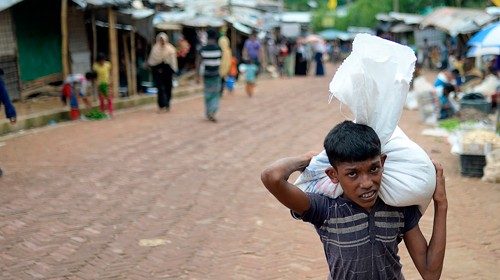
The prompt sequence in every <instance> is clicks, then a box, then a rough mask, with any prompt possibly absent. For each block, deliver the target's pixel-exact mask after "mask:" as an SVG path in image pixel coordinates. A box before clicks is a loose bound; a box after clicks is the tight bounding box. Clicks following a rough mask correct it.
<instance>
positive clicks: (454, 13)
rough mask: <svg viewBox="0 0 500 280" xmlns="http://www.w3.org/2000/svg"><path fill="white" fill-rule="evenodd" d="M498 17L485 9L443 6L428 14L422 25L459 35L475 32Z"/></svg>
mask: <svg viewBox="0 0 500 280" xmlns="http://www.w3.org/2000/svg"><path fill="white" fill-rule="evenodd" d="M496 18H497V17H496V16H495V15H490V14H488V13H486V12H485V11H483V10H475V9H463V8H450V7H443V8H439V9H436V10H435V11H433V12H432V13H431V14H429V15H428V16H426V17H425V18H424V19H423V20H422V22H421V24H420V26H421V28H426V27H429V26H433V27H436V28H438V29H441V30H443V31H445V32H446V33H448V34H449V35H451V36H457V35H459V34H469V33H472V32H475V31H477V30H479V29H480V28H481V27H482V26H484V25H486V24H488V23H490V22H492V21H494V20H495V19H496Z"/></svg>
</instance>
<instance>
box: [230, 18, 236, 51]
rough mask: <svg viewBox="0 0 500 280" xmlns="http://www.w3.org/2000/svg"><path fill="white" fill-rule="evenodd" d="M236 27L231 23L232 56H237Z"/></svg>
mask: <svg viewBox="0 0 500 280" xmlns="http://www.w3.org/2000/svg"><path fill="white" fill-rule="evenodd" d="M236 36H237V35H236V28H234V24H233V25H231V50H232V51H233V56H237V55H236V54H237V51H236V46H237V45H236Z"/></svg>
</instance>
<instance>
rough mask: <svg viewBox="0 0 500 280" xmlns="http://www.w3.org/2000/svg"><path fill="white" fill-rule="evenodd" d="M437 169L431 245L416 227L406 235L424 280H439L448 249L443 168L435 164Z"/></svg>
mask: <svg viewBox="0 0 500 280" xmlns="http://www.w3.org/2000/svg"><path fill="white" fill-rule="evenodd" d="M433 163H434V166H435V167H436V190H435V191H434V195H433V197H432V199H433V200H434V225H433V229H432V237H431V241H430V242H429V245H427V241H426V240H425V237H424V236H423V235H422V232H421V231H420V228H419V227H418V225H417V226H415V227H414V228H413V229H411V230H409V231H408V232H406V233H405V235H404V241H405V244H406V248H408V252H409V253H410V256H411V258H412V259H413V262H414V263H415V266H416V268H417V270H418V272H419V273H420V275H421V276H422V278H423V279H425V280H427V279H439V278H440V277H441V272H442V270H443V261H444V253H445V249H446V212H447V211H448V200H447V199H446V190H445V182H444V176H443V167H442V166H441V165H440V164H439V163H436V162H433Z"/></svg>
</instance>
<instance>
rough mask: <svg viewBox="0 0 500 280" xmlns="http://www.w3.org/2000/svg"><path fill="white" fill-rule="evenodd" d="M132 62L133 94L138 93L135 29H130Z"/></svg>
mask: <svg viewBox="0 0 500 280" xmlns="http://www.w3.org/2000/svg"><path fill="white" fill-rule="evenodd" d="M130 64H131V65H132V67H131V70H132V71H131V72H132V73H131V75H132V90H131V91H130V92H131V93H132V95H136V94H137V58H136V53H135V30H134V29H132V31H130Z"/></svg>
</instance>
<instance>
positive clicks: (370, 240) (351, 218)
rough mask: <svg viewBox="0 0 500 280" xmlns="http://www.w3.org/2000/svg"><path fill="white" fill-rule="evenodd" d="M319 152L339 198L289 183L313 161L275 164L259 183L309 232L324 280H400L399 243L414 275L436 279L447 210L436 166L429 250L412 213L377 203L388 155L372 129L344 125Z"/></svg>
mask: <svg viewBox="0 0 500 280" xmlns="http://www.w3.org/2000/svg"><path fill="white" fill-rule="evenodd" d="M324 147H325V150H326V153H327V155H328V159H329V161H330V164H331V165H332V166H331V167H330V168H328V169H327V170H326V173H327V175H328V176H329V177H330V179H331V180H332V182H333V183H335V184H339V183H340V185H341V186H342V188H343V190H344V193H343V194H342V196H340V197H338V198H329V197H325V196H322V195H318V194H306V193H304V192H302V191H301V190H300V189H299V188H297V187H296V186H294V185H292V184H290V183H289V182H288V181H287V180H288V178H289V176H290V175H291V174H292V173H293V172H295V171H301V170H304V168H306V167H307V166H308V164H309V162H310V160H311V158H312V157H313V156H314V153H307V154H305V155H303V156H299V157H292V158H285V159H281V160H278V161H277V162H275V163H273V164H272V165H270V166H269V167H267V168H266V169H265V170H264V171H263V172H262V182H263V183H264V185H265V186H266V188H267V189H268V190H269V191H270V192H271V193H272V194H273V195H274V196H275V197H276V198H277V199H278V200H279V201H280V202H281V203H282V204H283V205H285V206H287V207H288V208H289V209H291V210H292V215H293V216H294V217H296V218H300V219H302V220H303V221H306V222H310V223H312V224H313V225H314V226H315V228H316V231H317V232H318V234H319V236H320V239H321V241H322V243H323V247H324V250H325V255H326V259H327V262H328V267H329V269H330V274H329V279H404V277H403V274H402V272H401V263H400V261H399V256H398V244H399V243H400V242H401V240H402V239H404V241H405V245H406V247H407V248H408V252H409V253H410V256H411V258H412V259H413V262H414V264H415V266H416V268H417V269H418V271H419V273H420V275H421V276H422V277H423V278H424V279H439V277H440V276H441V271H442V268H443V260H444V253H445V244H446V212H447V207H448V202H447V199H446V191H445V185H444V177H443V169H442V167H441V165H439V164H438V163H434V165H435V167H436V190H435V192H434V196H433V200H434V209H435V212H434V228H433V233H432V237H431V240H430V243H429V245H427V241H426V240H425V238H424V236H423V235H422V232H421V231H420V228H419V226H418V221H419V219H420V216H421V215H420V212H419V211H418V208H417V207H416V206H409V207H393V206H389V205H387V204H385V203H384V202H383V201H382V200H381V199H380V198H379V197H378V191H379V188H380V183H381V180H382V171H383V166H384V162H385V159H386V155H383V154H381V145H380V140H379V138H378V136H377V134H376V133H375V131H373V129H372V128H370V127H368V126H366V125H361V124H355V123H353V122H350V121H345V122H343V123H340V124H338V125H337V126H336V127H334V128H333V129H332V130H331V131H330V133H328V135H327V137H326V138H325V142H324Z"/></svg>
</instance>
